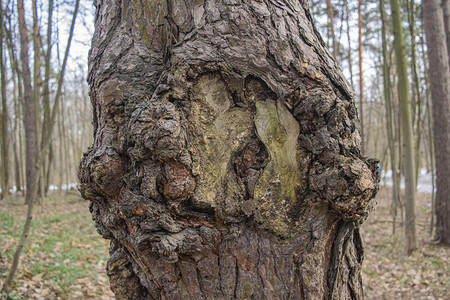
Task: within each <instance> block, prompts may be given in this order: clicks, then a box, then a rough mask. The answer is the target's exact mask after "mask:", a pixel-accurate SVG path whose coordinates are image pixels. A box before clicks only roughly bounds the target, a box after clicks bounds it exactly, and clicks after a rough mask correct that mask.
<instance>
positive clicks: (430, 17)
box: [422, 0, 450, 245]
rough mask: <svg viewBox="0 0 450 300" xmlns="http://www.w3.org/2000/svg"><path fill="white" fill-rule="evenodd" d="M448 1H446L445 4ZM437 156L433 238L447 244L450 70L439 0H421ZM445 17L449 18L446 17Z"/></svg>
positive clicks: (449, 223) (449, 226)
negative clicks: (434, 230) (434, 234)
mask: <svg viewBox="0 0 450 300" xmlns="http://www.w3.org/2000/svg"><path fill="white" fill-rule="evenodd" d="M447 5H448V4H445V6H447ZM422 10H423V17H424V25H425V34H426V40H427V46H428V61H429V65H430V68H429V76H430V86H431V100H432V104H433V130H434V149H435V158H436V174H437V179H436V185H437V192H436V206H435V207H436V240H438V241H439V242H441V243H443V244H446V245H450V218H449V216H450V201H449V195H450V168H449V166H450V123H449V119H450V70H449V59H448V54H447V53H448V52H447V47H448V45H447V42H446V30H445V28H446V27H445V22H444V20H445V18H444V17H445V14H444V13H443V9H442V7H441V3H440V1H437V0H424V1H423V2H422ZM447 21H448V20H447Z"/></svg>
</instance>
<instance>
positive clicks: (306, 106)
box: [79, 0, 379, 299]
mask: <svg viewBox="0 0 450 300" xmlns="http://www.w3.org/2000/svg"><path fill="white" fill-rule="evenodd" d="M95 5H96V7H97V14H96V31H95V34H94V38H93V44H92V49H91V52H90V72H89V84H90V95H91V100H92V103H93V106H94V127H95V128H94V139H95V140H94V144H93V147H92V148H91V149H90V150H89V151H88V152H87V153H85V155H84V157H83V159H82V161H81V166H80V171H79V178H80V181H81V192H82V195H83V197H84V198H86V199H89V200H90V201H91V203H90V211H91V213H92V216H93V219H94V220H95V222H96V227H97V230H98V232H99V233H100V234H101V235H102V236H103V237H104V238H107V239H111V247H110V255H111V258H110V260H109V262H108V265H107V272H108V276H109V277H110V283H111V289H112V290H113V291H114V293H115V294H116V296H117V298H118V299H312V298H332V299H346V298H353V299H362V297H363V295H362V283H361V276H360V271H361V263H362V259H363V247H362V241H361V238H360V234H359V225H360V223H361V222H362V220H363V219H364V218H365V217H366V216H367V213H368V211H369V210H370V209H371V206H372V201H371V199H372V198H373V197H374V195H375V192H376V190H377V187H378V180H379V175H378V173H377V171H376V169H377V162H376V161H375V160H369V161H367V160H365V159H364V158H362V156H361V153H360V142H361V140H360V135H359V124H358V121H357V115H356V109H355V106H354V101H353V91H352V90H351V87H350V86H349V85H348V83H347V81H345V79H344V78H343V75H342V74H341V72H340V70H339V69H338V67H337V64H336V62H335V61H334V60H333V58H332V56H331V54H330V53H329V52H328V51H327V50H326V48H325V44H324V43H323V41H322V39H321V38H320V36H319V35H318V33H317V31H316V30H315V28H314V26H313V23H312V19H311V16H310V13H309V8H308V4H307V1H283V2H279V1H277V2H275V1H260V2H256V1H247V2H241V1H236V0H233V1H232V0H229V1H219V0H208V1H196V2H184V1H175V0H171V1H152V2H142V1H135V0H130V1H118V0H112V1H95Z"/></svg>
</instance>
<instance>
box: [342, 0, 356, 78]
mask: <svg viewBox="0 0 450 300" xmlns="http://www.w3.org/2000/svg"><path fill="white" fill-rule="evenodd" d="M344 4H345V23H346V25H347V43H348V52H347V56H348V69H349V71H350V83H351V85H352V87H354V86H355V85H354V83H353V68H352V65H353V61H352V42H351V39H350V24H349V18H350V9H349V7H348V1H347V0H344Z"/></svg>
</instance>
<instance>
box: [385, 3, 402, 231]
mask: <svg viewBox="0 0 450 300" xmlns="http://www.w3.org/2000/svg"><path fill="white" fill-rule="evenodd" d="M384 5H385V4H384V0H380V16H381V41H382V53H383V88H384V89H383V95H384V105H385V111H386V131H387V136H388V146H389V154H390V159H391V170H392V179H393V188H392V206H391V213H392V216H393V222H392V233H393V234H395V224H396V219H397V207H398V204H399V203H400V193H399V192H398V191H399V189H398V186H399V185H400V183H399V182H398V181H397V178H398V177H397V176H396V173H397V158H396V147H395V135H394V126H393V123H394V121H393V117H392V98H391V95H392V89H391V76H390V72H389V68H390V60H389V56H388V50H387V38H386V25H385V24H386V18H385V15H386V13H385V7H384Z"/></svg>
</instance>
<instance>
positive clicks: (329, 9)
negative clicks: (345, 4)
mask: <svg viewBox="0 0 450 300" xmlns="http://www.w3.org/2000/svg"><path fill="white" fill-rule="evenodd" d="M327 13H328V26H329V28H330V33H331V42H332V47H333V48H332V49H333V57H334V59H337V56H338V47H337V41H336V34H335V32H334V8H333V4H331V0H327Z"/></svg>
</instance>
